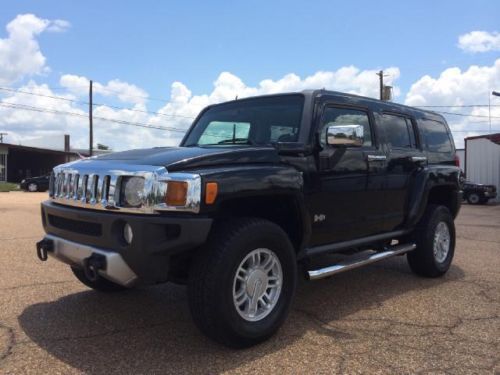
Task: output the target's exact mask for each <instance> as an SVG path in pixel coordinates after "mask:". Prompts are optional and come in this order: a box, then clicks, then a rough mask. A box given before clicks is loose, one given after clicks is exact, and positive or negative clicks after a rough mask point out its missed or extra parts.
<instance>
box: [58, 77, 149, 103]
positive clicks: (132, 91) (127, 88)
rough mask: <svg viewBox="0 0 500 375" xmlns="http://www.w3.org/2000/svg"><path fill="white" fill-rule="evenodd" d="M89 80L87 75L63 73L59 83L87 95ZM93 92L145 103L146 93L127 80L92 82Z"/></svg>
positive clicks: (125, 100)
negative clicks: (103, 82) (104, 82)
mask: <svg viewBox="0 0 500 375" xmlns="http://www.w3.org/2000/svg"><path fill="white" fill-rule="evenodd" d="M89 82H90V80H89V79H88V78H87V77H83V76H77V75H73V74H64V75H62V76H61V78H60V80H59V83H60V84H61V86H63V87H66V88H67V89H68V90H69V91H70V92H72V93H74V94H75V95H78V96H88V92H89ZM93 92H94V93H96V94H100V95H103V96H107V97H117V98H118V99H120V100H121V101H122V102H124V103H132V104H140V103H145V102H146V100H147V97H148V94H147V92H146V91H144V90H143V89H141V88H139V87H137V86H135V85H132V84H130V83H127V82H123V81H120V80H119V79H113V80H111V81H108V83H106V84H102V83H99V82H93Z"/></svg>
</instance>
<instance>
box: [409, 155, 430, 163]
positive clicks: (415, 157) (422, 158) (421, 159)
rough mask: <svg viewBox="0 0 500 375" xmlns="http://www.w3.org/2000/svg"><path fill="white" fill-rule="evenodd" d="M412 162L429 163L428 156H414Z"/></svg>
mask: <svg viewBox="0 0 500 375" xmlns="http://www.w3.org/2000/svg"><path fill="white" fill-rule="evenodd" d="M411 161H414V162H417V161H427V156H412V157H411Z"/></svg>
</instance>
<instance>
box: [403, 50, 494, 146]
mask: <svg viewBox="0 0 500 375" xmlns="http://www.w3.org/2000/svg"><path fill="white" fill-rule="evenodd" d="M495 88H497V89H498V88H500V59H498V60H496V61H495V62H494V63H493V65H491V66H477V65H473V66H470V67H469V68H468V69H467V70H464V71H462V70H461V69H459V68H456V67H454V68H448V69H445V70H444V71H443V72H442V73H441V74H440V75H439V77H437V78H433V77H431V76H428V75H426V76H424V77H422V78H420V79H419V80H417V81H416V82H415V83H414V84H413V85H412V86H411V88H410V90H409V92H408V93H407V95H406V100H405V103H406V104H408V105H412V106H429V105H432V106H436V105H437V106H463V105H467V106H470V105H476V106H473V107H449V108H435V110H436V111H444V112H451V113H457V114H465V115H474V116H478V117H464V116H458V115H447V114H445V117H446V118H447V120H448V123H449V124H450V126H451V128H452V131H454V137H455V143H456V144H457V146H458V147H463V138H464V137H466V136H472V135H477V134H482V133H485V131H488V130H489V118H488V116H489V109H488V106H487V104H488V98H490V99H491V104H492V105H493V106H492V107H491V116H492V129H493V130H494V129H497V130H496V132H499V131H500V98H497V97H490V95H491V90H493V89H495ZM479 105H482V106H479ZM495 105H498V106H495ZM479 116H484V117H479ZM494 131H495V130H494Z"/></svg>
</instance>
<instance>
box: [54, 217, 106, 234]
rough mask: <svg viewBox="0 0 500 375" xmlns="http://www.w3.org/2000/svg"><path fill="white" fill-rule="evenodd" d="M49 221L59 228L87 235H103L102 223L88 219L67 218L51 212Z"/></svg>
mask: <svg viewBox="0 0 500 375" xmlns="http://www.w3.org/2000/svg"><path fill="white" fill-rule="evenodd" d="M48 216H49V223H50V225H52V226H53V227H56V228H58V229H62V230H67V231H69V232H74V233H79V234H84V235H86V236H95V237H98V236H101V235H102V227H101V224H97V223H90V222H88V221H78V220H73V219H66V218H64V217H61V216H55V215H51V214H49V215H48Z"/></svg>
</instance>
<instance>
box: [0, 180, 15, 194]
mask: <svg viewBox="0 0 500 375" xmlns="http://www.w3.org/2000/svg"><path fill="white" fill-rule="evenodd" d="M16 190H19V185H18V184H13V183H12V182H0V193H2V192H3V193H5V192H7V191H16Z"/></svg>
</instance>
